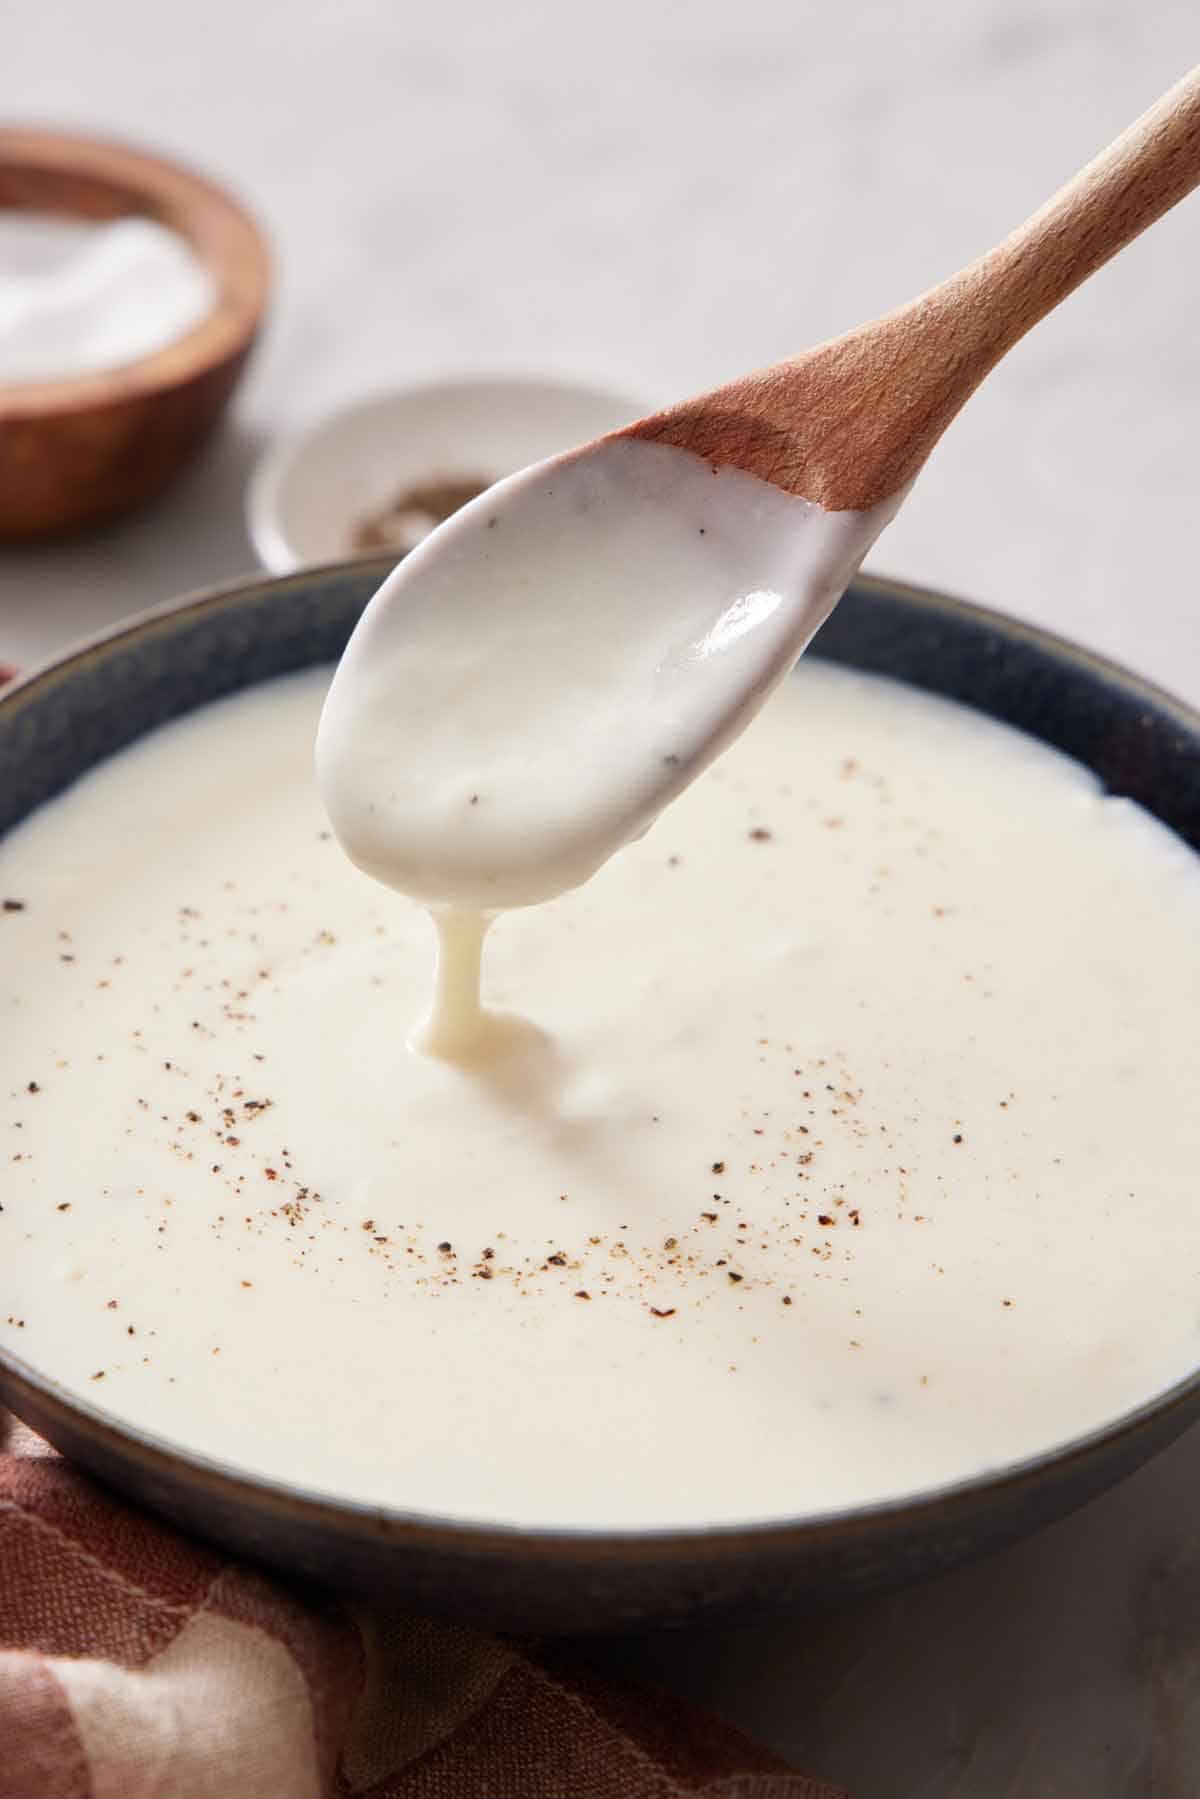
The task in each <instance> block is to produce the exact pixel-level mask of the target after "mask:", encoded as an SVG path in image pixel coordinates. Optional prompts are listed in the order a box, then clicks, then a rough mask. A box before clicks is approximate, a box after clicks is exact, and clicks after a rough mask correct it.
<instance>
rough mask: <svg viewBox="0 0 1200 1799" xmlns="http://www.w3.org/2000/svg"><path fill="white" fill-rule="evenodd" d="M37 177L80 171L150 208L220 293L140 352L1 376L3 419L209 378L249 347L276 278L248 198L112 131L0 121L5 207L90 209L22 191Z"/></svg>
mask: <svg viewBox="0 0 1200 1799" xmlns="http://www.w3.org/2000/svg"><path fill="white" fill-rule="evenodd" d="M30 179H32V181H33V182H34V184H35V186H36V184H37V183H39V182H40V181H42V180H46V181H55V180H60V181H64V182H71V181H80V182H82V183H84V184H85V185H86V186H87V187H88V188H90V189H93V190H95V191H96V192H97V193H100V194H103V195H105V196H106V198H107V201H108V202H110V203H111V210H105V209H103V208H102V209H101V211H100V212H99V213H97V214H95V215H94V216H97V217H120V216H123V215H124V214H138V213H140V214H142V215H143V216H148V217H151V218H153V219H156V220H157V221H158V222H159V223H160V224H163V225H166V226H168V227H169V228H170V229H171V230H173V231H175V232H176V233H178V235H179V236H181V237H182V238H183V239H184V240H185V242H186V243H187V245H188V247H189V248H190V250H191V251H192V253H193V254H194V255H195V256H196V257H197V258H198V260H199V261H200V262H201V263H203V265H204V266H205V268H206V269H207V270H208V271H209V273H210V274H211V275H212V277H213V280H214V283H215V286H216V296H215V298H214V301H213V305H212V307H211V308H210V310H209V311H208V313H207V314H206V315H205V317H204V318H202V319H201V320H200V322H199V323H198V324H196V325H194V326H193V327H192V329H191V330H190V331H187V332H185V333H184V334H183V336H181V337H178V338H176V339H175V340H174V342H172V343H169V344H166V345H164V346H163V347H162V348H161V349H158V350H154V351H152V352H151V353H150V354H149V355H148V356H141V357H138V358H137V359H136V360H134V361H132V362H124V363H115V364H113V365H112V366H111V367H108V368H104V369H97V370H94V371H92V372H91V373H89V374H84V375H68V376H64V377H63V378H62V379H61V380H59V379H53V378H51V379H49V380H45V379H43V380H36V381H0V419H3V420H6V421H13V420H17V419H33V418H52V417H54V416H55V415H57V414H65V413H72V412H79V411H84V410H86V409H88V408H90V407H101V406H108V405H112V404H113V403H115V402H120V401H122V400H130V399H138V400H143V401H144V400H147V399H152V398H154V397H156V396H158V395H161V394H163V393H165V392H168V391H169V390H170V389H172V388H176V387H179V386H182V385H183V384H184V383H188V382H192V381H195V380H198V379H200V378H201V377H203V376H204V375H207V374H209V373H211V372H212V371H213V370H214V369H216V368H219V367H220V366H221V365H222V364H224V363H227V362H229V361H230V360H231V359H232V358H233V357H235V356H238V355H240V354H241V353H242V352H244V351H245V350H246V349H247V348H248V347H249V345H250V344H251V342H252V341H253V339H254V337H255V336H256V334H257V332H258V330H259V327H260V325H261V323H262V320H263V317H264V314H265V312H266V307H267V299H268V295H269V291H270V285H271V255H270V250H269V247H268V243H267V239H266V236H265V234H264V232H263V230H262V228H261V227H260V226H259V225H258V223H257V222H256V220H255V219H254V218H253V216H252V215H251V213H250V212H249V211H248V210H247V209H246V207H245V206H244V205H243V204H242V202H241V201H240V200H237V199H235V198H234V197H233V195H232V194H230V193H229V192H228V191H227V190H226V189H225V188H223V187H221V186H219V185H218V184H217V183H216V182H215V181H212V180H210V179H209V178H208V177H207V176H204V175H201V174H199V173H198V172H196V171H195V170H194V169H192V168H190V167H189V166H188V165H186V164H185V163H181V162H176V161H175V160H174V159H173V158H169V157H166V156H161V155H159V154H158V153H157V152H154V151H149V150H143V149H140V148H138V147H137V146H135V145H133V144H130V143H127V142H125V141H123V140H119V139H116V138H109V137H90V136H77V135H74V134H72V133H67V132H60V131H53V130H47V129H42V128H38V127H32V126H8V127H4V128H0V210H3V211H33V210H41V211H48V212H54V213H58V214H60V215H62V216H66V217H74V218H79V217H87V216H89V215H88V213H87V212H81V211H80V210H78V209H76V208H74V207H72V206H69V205H66V204H57V205H56V204H54V203H52V202H50V201H43V200H42V199H41V198H40V196H36V195H29V196H28V197H26V195H25V194H24V193H23V191H22V189H23V183H24V182H25V181H27V180H30Z"/></svg>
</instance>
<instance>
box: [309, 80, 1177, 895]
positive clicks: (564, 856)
mask: <svg viewBox="0 0 1200 1799" xmlns="http://www.w3.org/2000/svg"><path fill="white" fill-rule="evenodd" d="M1198 182H1200V71H1197V72H1196V73H1193V74H1192V75H1190V76H1189V77H1188V78H1187V79H1186V80H1184V81H1183V82H1181V83H1180V84H1179V86H1178V87H1176V88H1175V89H1174V90H1173V91H1172V92H1171V93H1170V94H1168V95H1167V96H1166V98H1165V99H1163V100H1162V101H1160V103H1159V104H1158V105H1157V106H1156V107H1155V108H1154V109H1153V110H1152V111H1150V112H1148V113H1147V114H1146V115H1145V117H1144V118H1142V119H1141V120H1139V121H1138V123H1137V124H1136V125H1134V126H1133V127H1132V128H1131V129H1130V130H1129V131H1128V132H1126V134H1125V135H1124V137H1122V138H1119V139H1118V140H1117V142H1116V143H1115V144H1114V145H1113V146H1112V148H1111V149H1109V150H1107V151H1106V152H1105V153H1104V154H1103V155H1102V156H1101V157H1099V158H1098V159H1097V160H1096V161H1095V162H1093V163H1091V164H1090V165H1089V166H1088V168H1086V169H1085V170H1084V171H1083V173H1082V174H1081V175H1079V176H1078V177H1077V178H1076V179H1075V181H1073V182H1072V183H1071V184H1070V186H1068V187H1066V188H1064V189H1063V190H1062V192H1061V193H1060V194H1058V195H1057V196H1056V198H1055V199H1053V200H1051V202H1050V203H1049V205H1047V206H1045V207H1043V209H1042V210H1041V212H1039V213H1037V214H1035V216H1034V217H1033V218H1032V219H1031V220H1030V221H1029V223H1028V224H1027V225H1025V226H1023V227H1022V228H1021V229H1020V230H1019V231H1017V232H1015V233H1014V234H1013V236H1012V237H1010V238H1008V239H1007V240H1006V241H1005V242H1004V243H1003V244H1001V245H1000V246H999V248H998V249H996V250H993V251H992V252H991V253H990V254H989V255H987V256H985V257H983V258H982V259H981V260H980V261H979V262H976V263H973V264H972V265H971V266H970V267H969V268H967V269H965V270H964V271H963V272H962V273H961V274H959V275H955V276H954V277H953V278H952V279H951V280H949V281H947V282H944V283H943V284H942V286H940V287H936V288H934V289H933V290H932V291H931V292H930V293H928V294H925V295H923V296H922V297H921V298H920V299H919V300H915V301H913V303H912V304H911V305H909V306H906V307H903V308H902V309H901V310H900V311H898V312H894V313H891V314H889V315H888V317H886V318H883V319H880V320H878V321H876V322H875V323H874V324H871V325H865V326H863V327H861V328H860V329H859V330H857V331H852V332H850V333H849V334H848V335H847V336H845V337H840V338H836V339H834V340H833V341H832V342H831V343H827V344H822V345H820V346H819V347H818V348H816V349H814V350H809V351H807V352H806V353H805V354H804V355H802V356H798V357H796V358H794V359H793V360H791V361H789V362H783V363H779V364H777V365H776V366H775V367H773V368H769V369H766V370H765V371H763V372H762V373H760V374H755V375H748V376H746V377H745V378H744V379H743V380H740V381H735V382H732V383H731V384H730V385H729V386H728V387H723V388H719V389H718V390H717V391H716V392H715V393H710V394H705V395H703V396H702V397H701V398H700V399H696V400H690V401H687V402H686V403H685V404H683V405H681V406H675V407H672V408H670V409H669V410H668V411H666V412H662V413H659V414H657V415H656V416H655V417H653V418H649V419H645V420H642V421H641V422H640V423H638V424H635V425H631V426H629V427H628V428H627V429H626V430H624V431H621V432H617V433H615V434H614V435H612V436H610V437H607V438H603V439H601V440H600V441H599V442H597V443H594V444H589V445H587V446H585V448H583V449H582V450H576V451H573V452H571V453H570V454H569V455H566V456H563V457H558V458H556V459H554V460H553V461H551V462H547V463H542V464H540V465H539V466H538V467H536V468H533V469H529V470H526V471H524V472H523V473H522V474H520V475H516V476H513V477H512V478H511V479H510V480H508V481H505V482H501V483H500V484H499V485H498V486H496V487H494V488H492V489H490V490H489V491H488V492H487V493H485V494H483V495H481V496H480V498H479V499H477V500H475V501H473V502H472V503H471V504H470V505H468V506H467V507H465V508H464V510H463V511H461V512H460V513H457V514H456V515H455V516H454V517H453V518H451V519H450V520H448V521H447V523H445V524H444V525H442V526H440V527H439V529H438V530H436V531H435V532H434V533H433V534H432V536H430V537H428V538H427V539H426V540H425V541H424V543H422V544H421V545H420V546H419V547H418V548H417V549H416V550H415V551H413V552H412V554H411V555H410V556H408V557H407V558H406V559H405V561H404V562H403V563H401V565H400V567H399V568H398V569H397V570H396V572H395V573H394V574H393V575H392V576H391V577H390V578H389V580H388V581H386V582H385V583H384V585H383V587H382V588H381V589H380V591H379V593H378V594H377V595H376V596H375V598H374V599H373V600H372V602H371V604H370V605H369V606H368V608H367V610H366V612H365V614H364V615H363V618H362V621H361V622H360V624H359V626H358V629H357V630H356V632H355V634H354V636H353V638H352V639H351V642H350V645H349V647H348V648H347V651H346V654H345V656H344V658H343V660H342V664H341V666H340V668H339V670H338V673H337V675H336V677H335V679H334V682H333V686H332V688H331V690H330V694H329V699H328V702H327V704H326V708H325V714H324V717H323V719H322V724H321V731H320V735H319V738H318V746H317V764H318V777H319V780H320V784H321V789H322V793H323V796H324V799H325V803H326V807H327V809H328V811H329V815H330V818H331V820H332V823H333V826H334V829H335V831H336V832H337V835H338V837H339V838H340V840H341V842H342V845H343V847H344V848H345V849H346V850H347V852H348V854H349V855H350V856H351V857H352V858H353V859H354V860H355V861H356V862H358V863H359V865H360V866H361V867H363V868H364V869H366V870H367V871H368V872H369V873H371V874H374V875H376V876H377V877H378V878H379V879H381V880H384V881H386V882H388V883H390V884H391V885H393V886H395V887H398V888H400V889H401V891H403V892H406V893H409V894H412V895H413V896H414V897H416V898H419V899H422V900H424V901H426V902H427V903H429V904H432V905H435V906H438V905H441V906H454V907H458V908H461V909H464V910H477V911H494V910H496V909H499V908H501V907H504V906H519V905H531V904H533V903H535V902H537V901H538V900H543V899H548V898H551V897H552V896H553V895H554V894H556V893H560V892H562V891H564V890H565V889H566V888H569V887H573V886H576V885H578V884H579V883H580V882H581V881H584V880H586V879H587V878H588V876H589V875H590V874H592V873H593V872H594V871H595V869H596V868H598V867H599V866H600V864H601V863H602V862H603V861H605V860H606V858H607V857H608V856H610V855H611V854H612V853H613V851H614V850H615V849H617V848H618V847H619V846H620V845H621V844H622V843H625V842H627V841H629V840H630V839H631V838H633V837H636V836H638V835H639V834H640V833H641V832H642V831H644V830H645V829H646V828H647V827H648V825H649V824H650V823H651V822H652V821H653V819H654V818H655V817H656V816H657V814H658V813H659V812H660V811H661V810H662V808H663V806H664V805H666V804H667V802H668V801H669V800H671V799H673V798H674V797H675V796H676V795H677V794H678V793H679V792H681V791H682V789H683V788H684V787H686V786H687V785H688V783H689V782H690V781H691V780H693V779H694V778H695V776H696V775H697V774H698V773H699V772H700V770H701V769H702V768H703V767H704V766H705V765H706V764H707V763H708V762H710V761H712V759H713V757H714V756H716V755H717V754H718V753H719V752H720V750H721V749H723V748H724V747H725V745H726V744H728V743H729V742H730V741H731V739H732V738H733V737H734V736H736V735H737V733H738V732H739V731H740V730H741V729H742V728H743V726H744V725H745V724H746V723H747V722H748V720H749V719H750V717H751V716H752V715H753V713H754V712H755V711H756V710H757V709H758V707H759V706H760V705H761V704H762V702H763V700H764V699H765V697H766V695H767V694H768V693H769V692H770V691H771V689H772V687H773V686H774V685H775V684H776V683H777V682H778V681H779V680H780V679H782V677H783V675H784V674H786V672H787V671H788V669H789V668H790V667H791V666H792V664H793V663H794V662H795V660H796V658H797V656H799V654H800V652H801V651H802V650H803V648H804V646H805V644H806V643H807V642H808V640H809V638H810V637H811V636H812V634H813V632H814V631H815V630H816V629H817V628H818V626H819V625H820V624H821V623H822V622H823V621H824V619H825V618H826V617H827V616H828V614H829V612H830V611H831V610H832V608H833V606H834V605H836V603H837V601H838V599H839V598H840V597H841V594H842V593H843V591H844V590H845V587H846V585H847V583H848V582H849V581H850V579H851V577H852V576H853V574H854V572H855V570H856V569H857V567H858V565H859V563H860V562H861V561H862V558H863V556H864V555H865V554H866V552H867V551H868V550H869V548H870V547H871V544H872V542H873V541H874V539H875V537H876V536H877V535H878V533H879V532H880V531H881V530H882V529H883V527H884V526H885V525H886V524H887V523H888V521H889V520H890V519H891V517H892V516H893V515H894V513H895V511H896V509H897V507H898V506H899V504H900V502H901V500H902V498H903V496H904V494H905V492H906V491H907V488H908V485H909V484H910V483H911V481H912V480H913V478H914V477H915V475H916V474H917V472H918V470H919V469H920V467H921V465H922V463H923V462H924V461H925V459H926V457H927V456H928V455H929V453H930V451H931V450H932V448H933V446H934V444H935V443H936V442H937V440H938V438H939V437H940V435H941V433H942V432H943V431H944V430H945V428H946V426H947V425H948V424H949V422H950V420H951V419H952V418H953V417H954V415H955V413H956V412H957V411H958V409H959V407H960V406H961V405H962V404H963V402H964V400H966V398H967V396H968V395H969V394H970V393H971V392H972V390H973V389H974V388H975V387H976V386H977V385H978V383H979V382H980V381H981V380H982V379H983V377H984V376H985V375H986V374H987V372H988V370H989V369H991V368H993V367H994V366H995V364H996V363H997V362H998V361H999V359H1000V358H1001V356H1003V355H1004V353H1005V351H1006V350H1008V349H1009V348H1011V346H1012V345H1013V344H1015V343H1016V342H1017V340H1018V339H1019V338H1020V337H1022V336H1023V335H1024V333H1025V332H1026V331H1028V329H1029V327H1030V326H1031V325H1032V324H1034V323H1035V322H1036V321H1037V320H1038V319H1040V318H1041V317H1042V316H1043V315H1044V314H1045V313H1047V312H1049V311H1050V309H1051V307H1053V306H1055V305H1057V304H1058V302H1059V301H1060V300H1061V299H1063V298H1064V297H1065V295H1067V294H1068V293H1070V291H1071V289H1072V288H1074V287H1076V286H1078V284H1079V283H1080V282H1081V281H1083V280H1084V279H1085V277H1086V276H1088V275H1090V274H1091V273H1092V271H1093V269H1096V268H1099V266H1100V264H1101V263H1103V262H1105V261H1106V260H1107V259H1108V258H1109V257H1110V256H1112V255H1113V254H1114V253H1115V252H1116V251H1117V250H1119V249H1120V248H1121V246H1122V245H1123V244H1125V243H1128V241H1129V240H1130V238H1132V237H1134V236H1135V235H1136V234H1137V232H1139V231H1141V230H1143V229H1144V228H1145V227H1146V226H1147V225H1149V224H1150V223H1151V222H1152V221H1153V220H1154V219H1157V218H1158V217H1159V216H1160V214H1162V213H1164V212H1165V211H1166V210H1167V208H1168V207H1169V206H1172V205H1174V203H1175V201H1177V200H1179V199H1180V198H1182V196H1183V195H1184V194H1186V193H1187V192H1188V191H1189V190H1190V189H1191V188H1192V187H1194V186H1195V185H1196V184H1197V183H1198Z"/></svg>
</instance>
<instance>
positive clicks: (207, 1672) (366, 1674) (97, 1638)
mask: <svg viewBox="0 0 1200 1799" xmlns="http://www.w3.org/2000/svg"><path fill="white" fill-rule="evenodd" d="M350 1795H355V1796H358V1799H846V1796H845V1795H844V1794H838V1793H837V1792H835V1790H834V1789H833V1788H831V1787H829V1786H826V1785H824V1784H822V1783H820V1782H815V1781H811V1780H808V1779H806V1778H805V1777H804V1776H803V1775H799V1774H793V1773H790V1772H789V1771H788V1769H787V1768H786V1767H785V1766H784V1765H783V1764H782V1763H781V1762H779V1761H778V1760H776V1759H775V1758H774V1757H773V1756H770V1755H767V1754H765V1753H764V1752H763V1751H761V1750H759V1749H756V1748H755V1747H753V1746H752V1745H751V1744H750V1743H747V1742H746V1741H745V1740H744V1739H743V1738H741V1737H739V1736H737V1735H736V1734H735V1733H734V1732H732V1731H730V1730H728V1729H726V1728H725V1727H724V1726H719V1725H717V1724H716V1723H714V1722H713V1721H712V1720H710V1719H707V1718H705V1717H703V1716H701V1715H699V1714H697V1713H696V1712H694V1711H692V1710H690V1709H688V1708H686V1707H684V1706H683V1705H681V1704H680V1703H679V1702H678V1701H676V1700H674V1699H668V1698H666V1697H665V1696H663V1695H661V1694H655V1693H650V1692H645V1691H642V1692H639V1691H635V1690H632V1689H622V1688H619V1687H616V1686H614V1685H613V1684H612V1683H611V1682H607V1681H602V1680H599V1679H597V1678H596V1677H595V1676H594V1675H593V1674H590V1673H589V1672H588V1669H587V1664H586V1661H585V1659H584V1658H583V1657H581V1655H580V1653H579V1651H578V1649H569V1648H565V1647H563V1646H562V1645H556V1644H552V1643H546V1642H539V1643H537V1644H530V1643H527V1642H521V1643H516V1642H511V1641H504V1640H500V1639H496V1638H494V1637H485V1636H481V1635H478V1634H477V1633H475V1632H473V1631H469V1630H465V1629H461V1628H459V1627H456V1626H451V1625H444V1624H434V1623H431V1622H429V1621H427V1620H424V1619H420V1618H413V1617H407V1616H401V1615H397V1614H391V1613H370V1612H364V1611H356V1610H354V1609H352V1608H351V1607H349V1606H343V1605H341V1604H339V1603H337V1602H336V1601H335V1600H334V1599H331V1598H329V1597H328V1596H324V1595H320V1594H316V1593H314V1592H311V1591H304V1590H300V1589H298V1588H292V1587H288V1586H284V1585H282V1584H279V1583H277V1582H275V1581H273V1580H269V1579H267V1578H266V1577H265V1576H263V1575H261V1574H259V1573H257V1572H255V1571H254V1570H252V1569H249V1568H246V1567H242V1566H240V1565H239V1564H237V1563H236V1562H232V1561H230V1560H228V1559H227V1558H226V1557H225V1556H223V1555H221V1554H220V1553H218V1552H217V1551H215V1550H212V1549H209V1548H206V1547H204V1546H203V1545H201V1544H199V1543H196V1542H192V1541H190V1540H189V1539H188V1538H186V1537H183V1536H180V1535H179V1534H178V1533H177V1532H175V1531H173V1530H171V1529H169V1528H168V1527H167V1526H166V1525H163V1524H159V1523H157V1522H156V1521H155V1520H154V1519H152V1518H150V1517H148V1516H147V1515H146V1514H144V1513H142V1512H139V1511H137V1510H135V1509H134V1508H133V1507H131V1506H128V1505H125V1504H123V1503H121V1502H119V1501H117V1500H116V1499H114V1498H112V1497H111V1496H109V1495H108V1494H107V1493H106V1492H105V1491H104V1490H102V1489H101V1488H99V1487H97V1486H94V1485H93V1484H92V1483H91V1482H90V1481H89V1480H87V1479H86V1478H85V1477H84V1476H83V1475H81V1474H79V1473H77V1472H76V1470H75V1469H74V1468H72V1467H71V1466H70V1465H69V1464H68V1463H67V1462H65V1461H64V1460H63V1458H62V1457H61V1456H59V1455H56V1454H55V1453H54V1451H53V1450H52V1449H51V1448H50V1447H49V1445H48V1444H46V1443H44V1442H42V1440H41V1439H40V1438H39V1437H36V1436H34V1434H33V1432H32V1431H29V1430H27V1429H26V1428H25V1426H23V1425H21V1424H18V1423H16V1422H15V1420H12V1419H10V1418H8V1417H6V1415H4V1414H2V1413H0V1799H349V1796H350Z"/></svg>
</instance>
